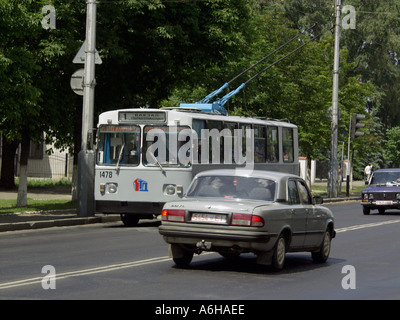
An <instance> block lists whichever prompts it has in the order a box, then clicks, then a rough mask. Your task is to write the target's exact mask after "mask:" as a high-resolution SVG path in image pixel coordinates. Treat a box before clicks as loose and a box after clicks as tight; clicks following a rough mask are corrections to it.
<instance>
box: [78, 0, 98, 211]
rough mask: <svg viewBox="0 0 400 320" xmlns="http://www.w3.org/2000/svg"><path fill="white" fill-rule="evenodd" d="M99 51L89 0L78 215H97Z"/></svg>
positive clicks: (92, 4)
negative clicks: (95, 113) (95, 126)
mask: <svg viewBox="0 0 400 320" xmlns="http://www.w3.org/2000/svg"><path fill="white" fill-rule="evenodd" d="M95 51H96V0H87V2H86V50H85V53H86V58H85V73H84V79H83V112H82V145H81V151H80V152H79V154H78V203H77V214H78V216H93V215H94V211H95V208H94V159H95V156H94V151H93V129H92V128H93V109H94V87H95Z"/></svg>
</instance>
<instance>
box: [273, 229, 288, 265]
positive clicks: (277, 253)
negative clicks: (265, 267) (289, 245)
mask: <svg viewBox="0 0 400 320" xmlns="http://www.w3.org/2000/svg"><path fill="white" fill-rule="evenodd" d="M285 255H286V239H285V236H284V235H283V234H281V235H280V236H279V237H278V240H277V241H276V244H275V247H274V250H273V253H272V263H271V267H272V270H274V271H281V270H282V269H283V267H284V265H285Z"/></svg>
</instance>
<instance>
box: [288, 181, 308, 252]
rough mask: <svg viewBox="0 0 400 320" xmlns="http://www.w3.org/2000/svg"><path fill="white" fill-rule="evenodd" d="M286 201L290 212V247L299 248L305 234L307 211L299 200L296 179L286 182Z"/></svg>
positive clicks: (302, 243)
mask: <svg viewBox="0 0 400 320" xmlns="http://www.w3.org/2000/svg"><path fill="white" fill-rule="evenodd" d="M288 200H289V201H288V202H289V206H290V211H291V228H292V241H291V247H292V248H301V247H303V245H304V240H305V234H306V221H307V211H306V208H305V207H304V205H303V204H302V202H301V200H300V195H299V190H298V186H297V181H296V179H289V180H288Z"/></svg>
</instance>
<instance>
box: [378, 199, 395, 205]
mask: <svg viewBox="0 0 400 320" xmlns="http://www.w3.org/2000/svg"><path fill="white" fill-rule="evenodd" d="M376 204H377V205H381V206H387V205H392V204H393V201H391V200H377V201H376Z"/></svg>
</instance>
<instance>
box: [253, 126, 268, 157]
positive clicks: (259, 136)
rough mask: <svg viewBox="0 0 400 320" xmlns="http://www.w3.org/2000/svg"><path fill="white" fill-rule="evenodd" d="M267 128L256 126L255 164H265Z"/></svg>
mask: <svg viewBox="0 0 400 320" xmlns="http://www.w3.org/2000/svg"><path fill="white" fill-rule="evenodd" d="M265 150H266V127H264V126H254V162H256V163H265V161H266V157H265Z"/></svg>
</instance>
